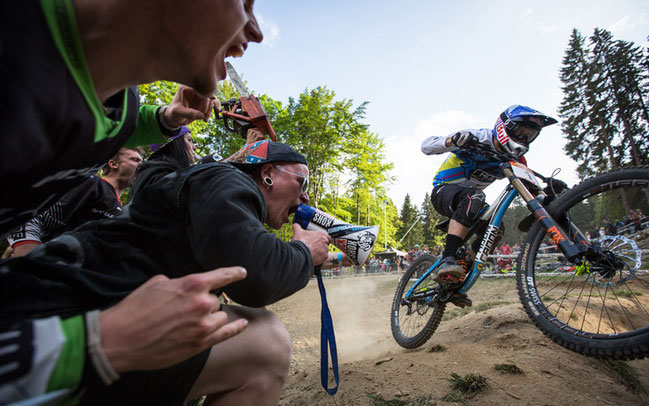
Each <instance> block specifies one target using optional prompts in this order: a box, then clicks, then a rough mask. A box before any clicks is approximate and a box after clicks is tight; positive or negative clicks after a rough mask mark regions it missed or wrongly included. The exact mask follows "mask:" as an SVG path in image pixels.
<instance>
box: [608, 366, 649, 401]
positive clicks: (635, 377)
mask: <svg viewBox="0 0 649 406" xmlns="http://www.w3.org/2000/svg"><path fill="white" fill-rule="evenodd" d="M603 363H604V365H606V367H607V368H608V369H609V370H611V371H613V372H614V373H615V379H617V380H618V381H619V382H620V383H621V384H622V385H624V386H626V387H627V389H629V390H630V391H631V392H633V393H636V394H639V393H647V389H646V388H645V387H644V385H643V384H642V381H640V374H639V373H638V371H637V370H636V369H635V368H634V367H632V366H631V365H629V364H628V363H627V362H625V361H603Z"/></svg>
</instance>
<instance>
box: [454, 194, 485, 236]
mask: <svg viewBox="0 0 649 406" xmlns="http://www.w3.org/2000/svg"><path fill="white" fill-rule="evenodd" d="M485 199H486V196H485V194H484V192H483V191H482V190H479V189H468V190H467V191H466V192H464V193H463V194H462V197H461V198H460V203H459V205H458V207H457V210H455V212H454V213H453V219H454V220H456V221H457V222H458V223H460V224H462V225H464V226H467V227H470V226H471V225H472V224H473V222H474V221H475V220H477V219H478V217H479V215H480V213H481V212H482V210H483V209H484V208H486V207H489V205H487V204H486V203H485Z"/></svg>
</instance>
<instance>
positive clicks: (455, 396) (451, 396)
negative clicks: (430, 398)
mask: <svg viewBox="0 0 649 406" xmlns="http://www.w3.org/2000/svg"><path fill="white" fill-rule="evenodd" d="M442 400H443V401H444V402H449V403H467V402H468V401H469V399H467V398H466V397H465V396H464V395H463V394H461V393H460V392H451V393H447V394H446V395H444V397H443V398H442Z"/></svg>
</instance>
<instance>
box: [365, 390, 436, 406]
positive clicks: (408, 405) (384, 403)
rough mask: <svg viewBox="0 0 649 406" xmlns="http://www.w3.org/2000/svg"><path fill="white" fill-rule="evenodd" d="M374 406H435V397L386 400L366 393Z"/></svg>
mask: <svg viewBox="0 0 649 406" xmlns="http://www.w3.org/2000/svg"><path fill="white" fill-rule="evenodd" d="M365 396H367V397H368V398H369V399H370V402H371V403H370V405H372V406H429V405H434V404H435V403H436V402H434V401H433V395H422V396H417V397H416V398H412V399H411V398H410V397H409V396H408V395H407V394H397V395H394V398H393V399H385V398H384V397H383V396H381V395H377V394H374V393H368V392H365Z"/></svg>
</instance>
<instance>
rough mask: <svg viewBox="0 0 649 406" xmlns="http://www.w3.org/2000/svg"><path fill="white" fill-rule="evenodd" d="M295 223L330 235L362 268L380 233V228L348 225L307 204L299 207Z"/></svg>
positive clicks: (306, 228) (294, 219) (354, 262)
mask: <svg viewBox="0 0 649 406" xmlns="http://www.w3.org/2000/svg"><path fill="white" fill-rule="evenodd" d="M293 222H294V223H298V224H299V225H300V226H301V227H302V228H303V229H305V230H319V231H324V232H325V233H327V234H329V235H330V236H331V238H333V239H334V244H335V245H336V247H338V248H339V249H340V250H341V251H342V252H344V253H345V255H347V256H348V257H349V259H351V261H352V263H353V264H354V265H356V266H361V265H363V264H364V263H365V261H367V258H369V256H370V253H371V252H372V247H374V243H375V242H376V236H377V235H378V233H379V227H378V226H367V227H365V226H355V225H352V224H347V223H344V222H342V221H340V220H338V219H337V218H335V217H333V216H331V215H329V214H327V213H325V212H323V211H322V210H318V209H316V208H315V207H311V206H309V205H307V204H300V205H299V206H298V207H297V210H296V211H295V217H294V218H293Z"/></svg>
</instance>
